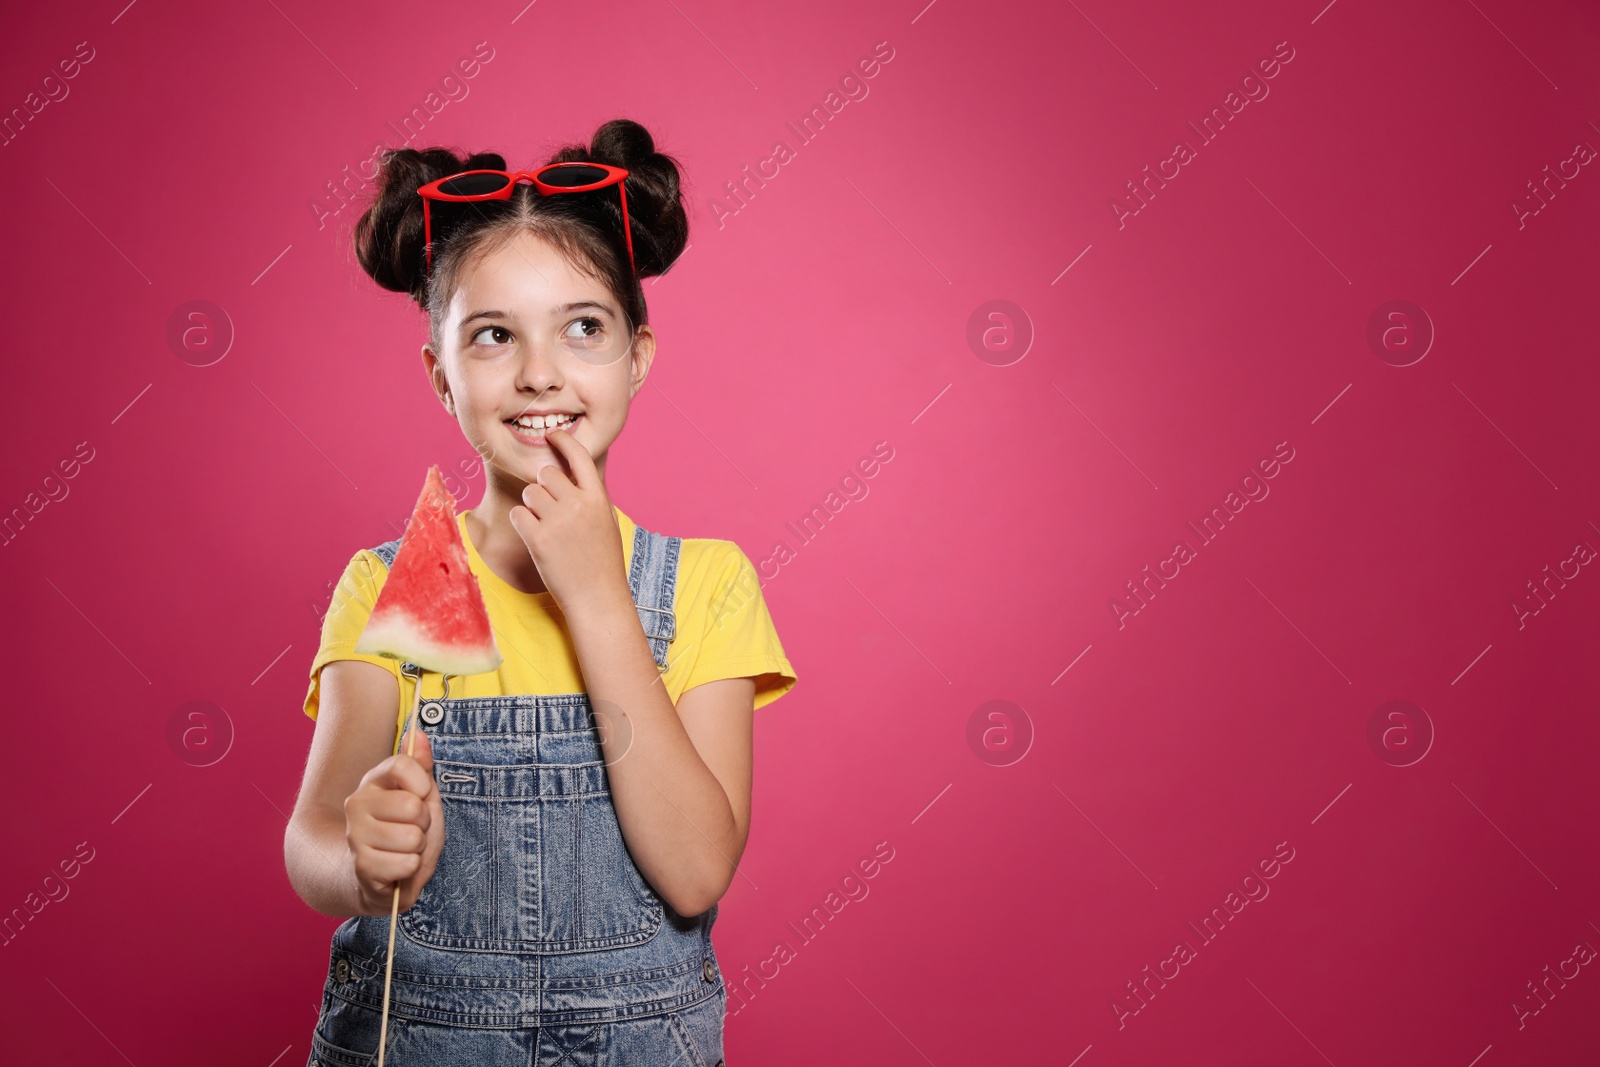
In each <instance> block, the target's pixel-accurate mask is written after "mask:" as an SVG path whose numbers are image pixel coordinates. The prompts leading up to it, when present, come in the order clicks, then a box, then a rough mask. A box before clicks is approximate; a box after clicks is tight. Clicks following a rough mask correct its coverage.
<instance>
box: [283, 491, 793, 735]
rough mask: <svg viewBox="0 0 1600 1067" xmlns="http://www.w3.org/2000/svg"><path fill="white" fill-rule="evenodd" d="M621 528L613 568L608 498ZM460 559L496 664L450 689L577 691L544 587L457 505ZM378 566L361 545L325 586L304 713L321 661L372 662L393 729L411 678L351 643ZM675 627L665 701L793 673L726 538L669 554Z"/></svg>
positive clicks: (772, 687) (782, 681) (433, 679)
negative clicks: (492, 548)
mask: <svg viewBox="0 0 1600 1067" xmlns="http://www.w3.org/2000/svg"><path fill="white" fill-rule="evenodd" d="M612 510H613V511H614V512H615V513H616V516H617V526H618V530H619V532H620V533H621V535H622V556H623V570H624V573H626V571H627V568H628V566H629V564H630V563H631V562H632V559H633V532H634V523H633V520H632V519H630V518H628V516H626V515H624V514H623V513H622V511H621V509H619V508H617V507H616V505H615V504H613V505H612ZM456 523H457V526H458V528H459V529H460V531H461V540H462V542H463V543H464V544H465V545H466V548H467V561H468V565H469V567H470V568H471V570H472V573H473V574H474V575H475V576H476V577H477V579H478V586H479V588H480V589H481V590H482V591H483V600H484V607H485V608H486V609H487V610H488V612H489V624H490V626H491V627H492V628H493V632H494V635H495V644H496V645H497V646H498V647H499V649H500V654H501V656H502V657H503V658H504V662H502V663H501V664H500V666H499V668H498V669H496V670H494V671H491V672H486V673H484V674H473V675H467V676H465V677H461V678H452V679H451V680H450V693H449V695H450V696H451V697H481V696H513V695H517V694H522V693H536V694H557V693H581V692H584V691H585V686H584V684H583V678H582V675H581V674H580V672H579V668H578V656H577V650H576V648H575V647H574V646H573V642H572V635H571V634H570V633H569V632H568V630H567V625H566V619H565V617H564V616H563V615H562V613H561V609H560V607H559V606H558V605H557V604H556V602H555V597H554V596H553V595H552V594H550V593H524V592H522V591H521V590H520V589H517V588H515V587H514V586H512V585H510V584H508V583H507V582H506V581H505V580H503V579H502V578H501V577H500V576H499V575H497V574H495V573H494V571H492V570H490V569H489V567H488V565H487V564H485V563H484V562H483V558H482V557H481V556H479V555H478V550H477V548H476V547H474V546H473V544H472V538H471V537H470V536H469V535H468V533H467V522H466V513H465V512H463V513H461V514H459V515H457V516H456ZM388 574H389V571H388V568H387V567H385V566H384V563H383V560H381V559H379V558H378V556H377V555H376V554H374V553H373V552H372V550H371V549H362V550H361V551H359V552H357V553H356V554H355V556H354V557H352V558H351V560H350V563H349V565H348V566H346V567H345V570H344V574H342V575H341V576H340V578H339V582H338V585H337V586H336V587H335V589H334V592H333V603H332V605H331V606H330V607H329V608H328V613H327V615H326V616H325V617H324V618H323V620H322V646H321V647H320V648H318V649H317V654H316V657H315V658H314V659H313V660H312V661H311V687H310V689H309V690H308V691H307V693H306V702H305V712H306V714H307V715H309V716H311V718H313V719H315V718H316V717H317V701H318V697H319V690H318V682H319V679H320V675H321V671H322V667H323V665H324V664H326V663H328V662H330V661H331V660H336V659H356V660H361V661H362V662H363V663H373V664H376V665H377V666H379V667H382V668H384V669H385V670H387V671H389V673H390V674H393V675H394V677H395V680H396V682H398V683H399V685H400V702H399V708H398V710H397V717H396V724H395V731H396V744H398V743H399V731H400V729H401V728H403V727H404V725H405V720H406V717H407V716H408V715H410V713H411V705H412V702H413V701H412V693H411V679H410V678H407V677H405V676H404V675H402V674H401V673H400V663H399V661H398V660H393V659H390V658H388V657H387V656H367V655H362V654H361V653H358V652H356V651H355V644H356V640H357V639H358V638H359V637H360V636H361V631H362V628H363V627H365V626H366V624H367V617H368V616H369V615H370V614H371V613H372V606H373V605H374V604H375V603H377V600H378V592H379V590H381V589H382V588H383V583H384V580H385V579H386V578H387V577H388ZM673 610H674V612H675V613H676V615H677V636H675V637H674V638H673V640H672V642H671V643H670V644H669V645H668V647H667V670H666V671H664V672H663V673H662V675H661V678H662V682H663V683H664V684H665V686H666V689H667V693H668V695H669V696H671V697H672V701H673V703H677V701H678V698H679V697H680V696H682V695H683V693H684V692H686V691H687V690H690V689H693V688H694V687H695V686H697V685H702V684H704V683H706V682H712V681H716V680H717V679H719V678H745V677H753V678H754V679H755V680H756V697H755V706H756V707H757V708H760V707H762V706H764V705H767V704H770V703H772V702H773V701H774V700H777V699H778V698H779V697H781V696H783V694H785V693H787V692H788V691H789V690H790V689H792V688H794V683H795V673H794V668H793V667H792V666H790V664H789V660H788V657H787V656H785V655H784V652H783V645H782V644H781V643H780V642H779V640H778V631H777V630H776V628H774V626H773V624H772V616H771V615H770V614H769V613H768V611H767V604H766V601H765V600H764V599H763V598H762V596H761V583H760V580H759V579H758V578H757V577H756V571H755V567H754V566H752V565H751V563H750V559H749V557H747V556H746V555H745V554H744V552H743V550H741V549H740V548H739V546H738V545H736V544H734V543H733V542H732V541H718V540H714V539H711V538H701V537H686V538H684V539H683V546H682V551H681V552H680V553H679V556H678V583H677V589H676V591H675V593H674V596H673ZM442 682H443V679H442V678H441V676H440V675H438V674H434V673H431V672H430V673H426V674H424V675H423V676H422V697H423V699H424V700H426V699H427V698H429V697H436V696H441V695H443V690H442V688H441V685H442Z"/></svg>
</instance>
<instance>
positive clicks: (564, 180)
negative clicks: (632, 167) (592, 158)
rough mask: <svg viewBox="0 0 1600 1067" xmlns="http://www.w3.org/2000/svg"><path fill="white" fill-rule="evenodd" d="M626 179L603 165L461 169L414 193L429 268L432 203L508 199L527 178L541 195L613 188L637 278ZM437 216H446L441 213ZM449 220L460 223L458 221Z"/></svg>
mask: <svg viewBox="0 0 1600 1067" xmlns="http://www.w3.org/2000/svg"><path fill="white" fill-rule="evenodd" d="M627 176H628V172H627V171H626V170H624V169H622V168H621V167H610V166H607V165H606V164H604V163H547V164H545V165H544V166H542V167H540V168H539V169H538V170H514V171H506V170H464V171H462V172H461V173H460V174H451V175H449V176H447V177H444V178H440V179H439V180H437V181H432V182H429V183H428V184H427V185H424V186H423V187H422V188H420V189H418V190H417V195H418V196H420V197H422V236H423V240H425V241H426V242H427V257H428V267H429V268H430V269H431V268H432V267H433V211H432V210H431V208H430V206H429V205H430V204H431V203H432V202H434V201H438V202H439V204H440V206H441V208H442V207H443V206H444V205H445V204H470V203H473V202H476V201H480V200H510V199H511V192H512V190H513V189H515V188H516V187H517V183H518V182H520V181H522V180H523V179H527V180H528V181H529V182H532V183H533V187H534V188H535V189H537V190H538V191H539V195H541V196H553V195H555V194H556V193H587V192H590V191H591V190H594V189H604V188H605V187H606V186H608V185H615V186H616V187H617V195H619V196H620V197H621V198H622V235H623V236H624V237H625V238H627V242H628V264H629V266H631V267H632V268H633V272H634V277H638V274H639V267H638V264H636V263H635V262H634V259H633V231H632V230H631V229H630V228H629V226H628V190H627V186H626V185H625V184H624V183H623V179H624V178H626V177H627ZM455 210H456V211H458V212H459V213H460V215H461V216H462V217H465V216H466V214H467V212H466V210H465V209H464V208H463V209H455ZM453 213H454V212H453ZM440 214H441V216H443V215H444V214H445V213H444V212H443V211H441V212H440ZM448 221H449V222H450V223H454V222H459V221H460V218H453V219H450V220H448ZM445 224H446V220H445V219H444V218H441V226H440V228H441V230H443V229H445V228H446V225H445Z"/></svg>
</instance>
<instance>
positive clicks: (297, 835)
mask: <svg viewBox="0 0 1600 1067" xmlns="http://www.w3.org/2000/svg"><path fill="white" fill-rule="evenodd" d="M344 831H345V825H344V813H343V812H333V811H319V810H310V811H306V812H300V811H298V810H297V811H296V812H295V814H294V815H293V816H292V817H291V818H290V819H289V826H288V829H286V830H285V831H284V834H283V857H284V865H285V866H286V867H287V869H288V872H289V884H291V885H293V886H294V890H295V892H296V893H299V894H300V899H301V900H304V901H305V902H306V903H307V904H308V905H310V906H311V907H312V908H313V909H314V910H316V911H319V912H321V913H322V914H324V915H331V916H334V917H335V918H341V919H346V918H349V917H350V916H352V915H360V914H363V912H362V908H361V891H360V887H359V885H358V884H357V882H356V876H355V864H354V862H352V860H351V857H350V846H349V844H348V843H347V842H346V841H345V836H344Z"/></svg>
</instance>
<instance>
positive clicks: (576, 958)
mask: <svg viewBox="0 0 1600 1067" xmlns="http://www.w3.org/2000/svg"><path fill="white" fill-rule="evenodd" d="M681 545H682V541H681V540H680V539H679V538H675V537H666V536H663V535H661V534H656V533H651V532H649V531H647V530H645V529H644V528H642V527H636V528H635V531H634V540H633V554H632V558H631V564H630V566H629V571H628V587H629V589H630V591H631V592H632V594H633V602H634V604H635V606H636V607H637V608H638V611H639V618H640V622H641V623H642V624H643V626H644V632H645V635H646V637H647V638H648V639H649V643H650V650H651V652H652V654H653V655H654V657H655V661H656V667H657V669H658V670H665V669H666V665H667V645H668V643H669V642H670V641H671V640H672V638H673V636H674V634H675V631H676V620H675V617H674V614H673V592H674V589H675V587H676V584H677V577H678V554H679V550H680V547H681ZM398 547H399V541H390V542H388V543H387V544H384V545H380V546H379V547H377V548H375V549H373V551H374V552H375V553H377V555H378V556H379V557H381V558H382V559H383V561H384V564H385V565H386V566H388V565H391V564H392V563H393V562H394V555H395V552H396V551H397V549H398ZM513 654H515V653H513ZM402 670H404V671H407V672H408V673H409V672H414V671H415V668H414V667H413V666H412V665H411V664H404V665H403V666H402ZM412 676H413V677H415V675H414V674H413V675H412ZM417 726H418V728H420V729H422V730H424V731H425V732H426V733H427V735H428V740H429V741H430V742H431V743H432V745H433V768H434V779H435V781H436V782H437V784H438V787H439V792H440V797H441V802H442V807H443V810H444V823H445V845H444V850H443V852H441V854H440V856H439V863H438V866H437V868H436V869H435V870H434V873H433V877H432V878H431V879H430V880H429V881H428V884H427V885H426V886H425V887H424V888H423V890H422V894H421V895H420V896H419V897H418V898H417V902H416V904H414V905H413V906H412V907H411V908H409V909H408V910H406V911H403V912H401V913H400V918H399V923H398V928H397V930H396V931H395V941H394V974H393V982H392V984H391V987H390V994H389V1024H388V1038H387V1041H386V1043H385V1046H384V1063H385V1065H386V1067H387V1065H389V1064H393V1065H394V1067H421V1065H427V1067H449V1065H455V1064H461V1065H470V1067H501V1065H512V1064H515V1065H516V1067H546V1065H548V1067H555V1065H557V1064H559V1065H562V1067H588V1065H599V1064H604V1065H608V1067H610V1065H616V1067H624V1065H639V1067H645V1065H649V1067H720V1065H721V1064H722V1027H723V1018H724V1015H725V1013H726V1010H727V1001H728V994H727V989H726V987H725V986H724V984H723V981H722V975H721V973H720V968H719V967H718V966H717V958H716V953H715V952H714V951H713V949H712V946H711V927H712V924H713V923H715V922H716V916H717V908H716V906H715V905H713V906H712V907H711V909H710V910H708V911H707V912H705V913H704V914H702V915H698V916H695V917H693V918H685V917H683V916H681V915H678V914H677V913H676V912H674V911H673V910H672V908H671V907H670V906H669V905H667V904H666V903H665V902H664V901H663V900H662V899H661V898H660V897H659V896H657V895H656V893H655V891H654V890H653V889H651V887H650V885H649V883H647V882H646V881H645V879H644V876H643V875H642V874H641V873H640V871H639V869H638V867H637V866H636V865H635V864H634V862H633V859H632V857H631V856H630V855H629V854H628V850H627V848H626V845H625V842H624V840H623V837H622V830H621V827H620V826H619V825H618V823H617V812H616V808H615V807H613V806H612V801H611V793H610V789H609V786H608V782H607V778H606V770H605V766H604V764H603V762H602V761H603V750H602V748H601V745H600V737H599V735H598V733H597V732H596V728H595V722H594V719H593V716H592V714H591V712H590V706H589V698H588V695H587V694H586V693H566V694H561V695H557V696H533V695H522V696H487V697H462V698H457V699H449V698H448V695H447V696H446V698H443V699H425V700H424V701H423V702H422V705H421V707H420V708H419V710H418V713H417ZM388 938H389V917H388V915H387V914H384V915H378V916H366V915H361V916H355V917H352V918H349V919H346V920H345V921H344V922H343V923H342V924H340V926H339V927H338V929H337V930H335V931H334V934H333V945H332V953H331V956H330V958H329V961H328V980H327V984H326V986H325V987H324V990H323V996H322V1012H321V1015H320V1017H319V1018H318V1020H317V1028H316V1031H315V1033H314V1034H313V1037H312V1045H311V1057H310V1064H311V1065H312V1067H367V1065H369V1064H376V1063H377V1050H378V1033H379V1027H380V1023H381V1018H382V1008H383V973H384V960H385V957H386V955H387V952H388Z"/></svg>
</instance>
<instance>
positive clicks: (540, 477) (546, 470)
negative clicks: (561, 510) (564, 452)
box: [533, 463, 577, 500]
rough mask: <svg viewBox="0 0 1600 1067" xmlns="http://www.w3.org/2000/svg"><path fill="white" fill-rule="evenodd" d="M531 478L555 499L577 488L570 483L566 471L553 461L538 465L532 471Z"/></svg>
mask: <svg viewBox="0 0 1600 1067" xmlns="http://www.w3.org/2000/svg"><path fill="white" fill-rule="evenodd" d="M533 480H534V483H535V484H537V485H538V486H539V488H541V489H543V490H544V491H545V492H547V493H549V494H550V496H551V497H552V498H554V499H556V500H560V499H561V498H562V497H564V496H566V494H567V493H569V492H571V491H572V490H574V489H576V488H577V486H575V485H573V484H572V480H571V479H570V478H568V477H567V472H566V471H564V470H562V469H561V468H560V467H558V466H556V465H555V464H554V463H546V464H545V465H544V466H542V467H540V468H539V469H538V471H536V472H535V473H534V475H533Z"/></svg>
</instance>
